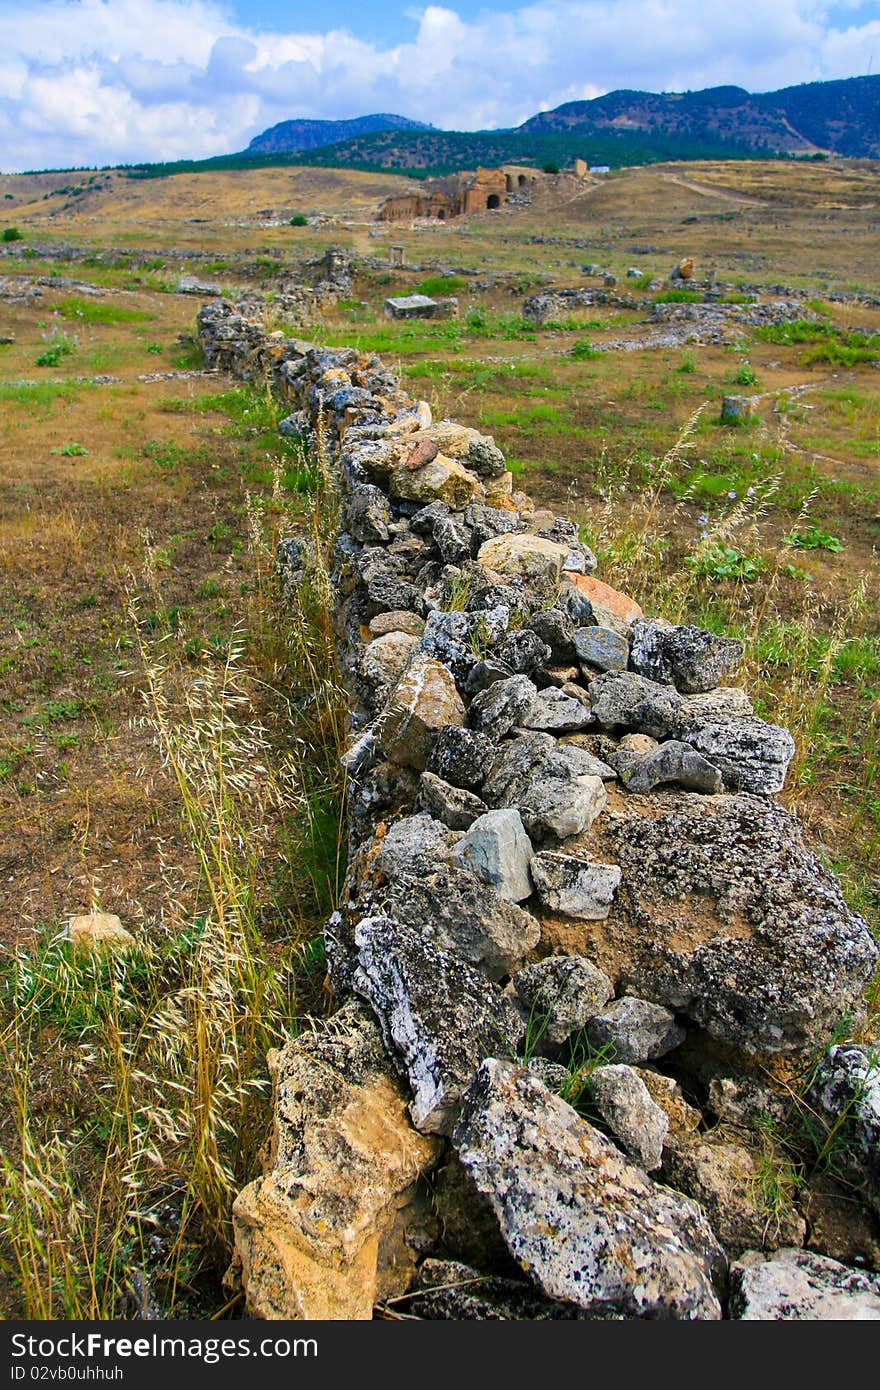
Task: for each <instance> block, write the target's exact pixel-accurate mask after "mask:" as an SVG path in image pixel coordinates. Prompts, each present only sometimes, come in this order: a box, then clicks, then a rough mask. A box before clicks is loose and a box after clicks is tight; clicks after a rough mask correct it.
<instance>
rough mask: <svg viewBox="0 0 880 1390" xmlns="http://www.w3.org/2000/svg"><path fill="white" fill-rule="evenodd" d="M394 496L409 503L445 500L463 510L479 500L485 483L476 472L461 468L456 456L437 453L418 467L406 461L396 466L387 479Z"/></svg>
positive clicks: (391, 493)
mask: <svg viewBox="0 0 880 1390" xmlns="http://www.w3.org/2000/svg"><path fill="white" fill-rule="evenodd" d="M388 491H389V493H390V495H391V496H392V497H399V498H402V499H404V500H406V501H410V502H433V501H434V500H435V499H436V500H437V501H439V502H445V503H446V505H447V506H448V507H449V509H450V511H453V512H460V511H463V510H464V508H465V507H466V506H467V504H468V503H469V502H474V501H479V500H480V499H481V498H482V497H483V496H484V492H483V486H482V483H481V482H480V480H479V478H478V477H477V475H476V474H475V473H471V472H470V471H469V470H468V469H467V468H462V466H461V464H460V463H456V461H455V459H451V458H446V456H445V455H444V454H438V455H437V456H436V458H433V459H429V460H428V461H427V462H426V463H423V464H421V465H420V466H419V467H418V468H412V469H411V468H408V467H407V466H406V464H405V463H401V464H398V466H397V467H396V468H393V469H392V471H391V475H390V477H389V479H388Z"/></svg>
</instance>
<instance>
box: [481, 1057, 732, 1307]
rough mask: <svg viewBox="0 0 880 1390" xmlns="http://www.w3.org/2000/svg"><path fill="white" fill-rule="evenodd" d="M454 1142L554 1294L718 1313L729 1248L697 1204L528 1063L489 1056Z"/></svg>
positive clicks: (519, 1253)
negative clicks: (655, 1179)
mask: <svg viewBox="0 0 880 1390" xmlns="http://www.w3.org/2000/svg"><path fill="white" fill-rule="evenodd" d="M453 1142H454V1143H455V1145H456V1148H457V1149H458V1153H459V1157H460V1159H461V1161H462V1163H463V1164H464V1166H465V1167H466V1168H467V1169H468V1171H469V1172H470V1174H471V1176H472V1178H473V1179H474V1181H475V1183H476V1185H477V1187H478V1188H479V1189H480V1191H481V1192H483V1193H485V1194H486V1196H487V1197H488V1198H489V1200H490V1202H491V1203H492V1206H493V1209H494V1211H495V1214H496V1217H497V1219H498V1223H499V1225H500V1227H501V1232H502V1235H503V1236H504V1238H505V1240H506V1241H507V1244H508V1246H509V1248H510V1251H511V1254H512V1255H513V1256H514V1258H515V1259H516V1260H517V1261H518V1262H519V1263H520V1265H521V1266H522V1268H523V1269H525V1270H526V1272H527V1273H528V1274H529V1275H530V1277H531V1278H532V1280H533V1281H534V1282H535V1283H536V1284H537V1285H538V1287H539V1288H541V1289H542V1290H543V1292H544V1293H545V1294H547V1295H548V1296H549V1297H551V1298H561V1299H565V1300H567V1301H568V1302H570V1303H573V1304H576V1305H577V1306H578V1307H580V1308H584V1309H585V1310H587V1311H588V1312H590V1313H592V1314H594V1315H596V1316H601V1315H609V1316H615V1315H616V1316H619V1317H671V1318H682V1319H691V1318H710V1319H717V1318H719V1317H720V1315H721V1310H720V1307H719V1304H718V1300H717V1297H716V1294H715V1291H714V1288H713V1278H717V1277H720V1276H721V1274H722V1273H723V1269H724V1258H723V1255H722V1253H721V1251H720V1249H719V1247H718V1246H717V1244H716V1242H715V1239H714V1237H713V1235H712V1232H711V1230H710V1228H709V1224H708V1222H707V1221H706V1219H705V1217H704V1216H703V1215H702V1213H701V1212H700V1210H699V1208H698V1207H697V1206H696V1205H695V1203H693V1202H691V1201H689V1200H688V1199H687V1198H685V1197H680V1196H678V1194H676V1193H672V1192H670V1191H669V1190H668V1189H666V1188H663V1187H659V1186H656V1185H655V1184H654V1183H652V1182H651V1180H650V1178H648V1177H646V1175H645V1174H644V1173H642V1172H641V1171H640V1170H639V1169H638V1168H635V1167H633V1166H632V1165H631V1164H628V1163H627V1162H626V1161H625V1160H624V1158H623V1156H622V1155H621V1153H620V1152H619V1150H618V1149H616V1148H615V1146H614V1145H613V1144H612V1143H611V1142H610V1140H608V1139H606V1138H605V1137H604V1136H603V1135H601V1134H599V1132H598V1131H597V1130H596V1129H594V1128H593V1126H592V1125H590V1124H588V1123H587V1122H586V1121H585V1120H583V1119H581V1117H580V1116H579V1115H578V1114H577V1112H576V1111H575V1110H573V1109H572V1108H571V1106H570V1105H567V1104H566V1102H565V1101H563V1100H561V1099H560V1098H559V1097H558V1096H554V1095H551V1093H550V1092H549V1091H548V1090H547V1088H546V1087H545V1086H543V1085H542V1084H541V1082H540V1081H539V1080H538V1079H537V1077H535V1076H533V1075H532V1074H531V1073H530V1072H529V1071H527V1070H526V1069H525V1068H523V1067H516V1066H512V1065H511V1064H510V1063H508V1062H504V1061H499V1060H488V1061H485V1062H483V1064H482V1066H481V1067H480V1069H479V1071H478V1072H477V1075H476V1077H475V1079H474V1081H473V1083H472V1085H471V1086H470V1087H469V1088H468V1091H467V1093H466V1096H465V1101H464V1105H463V1107H462V1114H461V1119H460V1120H459V1123H458V1125H457V1126H456V1129H455V1132H454V1136H453Z"/></svg>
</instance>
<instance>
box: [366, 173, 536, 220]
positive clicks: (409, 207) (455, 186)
mask: <svg viewBox="0 0 880 1390" xmlns="http://www.w3.org/2000/svg"><path fill="white" fill-rule="evenodd" d="M542 177H543V176H542V175H541V174H540V173H539V172H538V171H537V170H536V169H532V168H529V167H528V166H526V165H518V164H504V165H501V166H500V167H499V168H497V169H484V168H477V169H475V170H468V171H466V172H463V173H460V174H450V175H448V176H447V177H446V178H442V179H431V180H429V181H427V182H426V183H425V187H424V192H419V193H407V194H403V195H402V196H399V197H393V198H386V200H385V202H384V203H383V204H382V206H381V208H380V209H379V213H378V218H379V221H380V222H411V221H413V220H414V219H415V218H417V217H430V218H435V219H436V220H437V221H439V222H444V221H446V220H447V219H448V218H451V217H461V216H462V215H463V214H465V213H472V212H486V211H491V210H492V209H493V208H500V207H502V206H503V205H504V204H505V203H506V202H507V200H508V198H509V197H510V195H511V194H516V193H521V192H525V191H527V190H528V188H529V187H530V186H531V185H533V184H535V183H536V182H538V181H539V180H540V179H541V178H542Z"/></svg>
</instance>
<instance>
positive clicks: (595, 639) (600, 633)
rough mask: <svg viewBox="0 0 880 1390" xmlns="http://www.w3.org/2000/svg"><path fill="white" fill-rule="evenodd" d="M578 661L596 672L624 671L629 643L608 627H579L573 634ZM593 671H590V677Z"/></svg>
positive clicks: (627, 659) (627, 658)
mask: <svg viewBox="0 0 880 1390" xmlns="http://www.w3.org/2000/svg"><path fill="white" fill-rule="evenodd" d="M574 647H575V653H576V655H577V659H578V661H581V662H583V663H584V665H585V666H589V667H594V668H595V670H596V671H625V670H626V667H627V662H628V661H629V642H627V640H626V638H625V637H621V635H620V633H619V632H615V631H614V630H613V629H612V628H610V627H579V628H578V629H577V630H576V632H575V634H574ZM593 674H594V671H590V672H589V675H590V676H592V675H593Z"/></svg>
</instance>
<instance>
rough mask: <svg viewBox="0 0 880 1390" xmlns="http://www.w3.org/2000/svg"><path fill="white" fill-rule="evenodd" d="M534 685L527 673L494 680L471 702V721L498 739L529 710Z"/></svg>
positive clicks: (534, 694) (535, 693)
mask: <svg viewBox="0 0 880 1390" xmlns="http://www.w3.org/2000/svg"><path fill="white" fill-rule="evenodd" d="M537 693H538V691H537V687H536V686H535V685H533V683H532V682H531V681H530V680H529V678H528V676H509V677H508V678H507V679H506V680H496V681H493V683H492V684H491V685H490V686H489V687H488V688H487V689H486V690H484V691H482V693H481V694H479V695H476V696H475V697H474V699H473V701H472V703H471V708H470V717H471V722H472V723H473V724H474V725H476V727H477V728H478V729H479V730H481V731H482V732H483V733H485V734H488V735H489V736H490V738H493V739H500V738H503V737H504V735H505V734H507V733H509V732H510V730H511V729H512V728H513V726H514V724H518V723H519V722H520V720H521V719H522V718H523V716H524V715H525V714H526V712H527V711H528V710H529V709H531V706H532V704H533V702H534V699H535V696H536V695H537Z"/></svg>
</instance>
